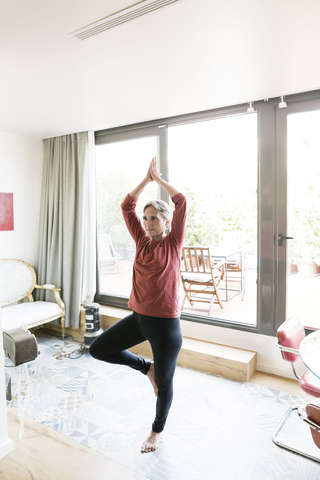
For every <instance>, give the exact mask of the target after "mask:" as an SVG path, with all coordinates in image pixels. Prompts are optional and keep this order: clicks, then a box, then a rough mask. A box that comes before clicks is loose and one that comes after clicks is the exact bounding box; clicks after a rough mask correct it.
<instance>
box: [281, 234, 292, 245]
mask: <svg viewBox="0 0 320 480" xmlns="http://www.w3.org/2000/svg"><path fill="white" fill-rule="evenodd" d="M283 240H293V237H284V236H283V235H281V233H280V235H279V236H278V245H279V247H281V246H282V245H283Z"/></svg>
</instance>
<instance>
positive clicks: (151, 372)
mask: <svg viewBox="0 0 320 480" xmlns="http://www.w3.org/2000/svg"><path fill="white" fill-rule="evenodd" d="M147 377H148V378H149V380H150V382H151V385H152V386H153V389H154V393H155V396H156V397H157V396H158V391H159V389H158V385H157V382H156V377H155V374H154V362H151V365H150V368H149V370H148V373H147Z"/></svg>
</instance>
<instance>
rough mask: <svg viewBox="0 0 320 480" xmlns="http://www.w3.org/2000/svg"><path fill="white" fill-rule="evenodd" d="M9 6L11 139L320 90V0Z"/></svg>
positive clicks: (5, 93)
mask: <svg viewBox="0 0 320 480" xmlns="http://www.w3.org/2000/svg"><path fill="white" fill-rule="evenodd" d="M137 1H138V0H0V69H1V71H0V131H5V132H12V133H17V134H23V135H32V136H36V137H39V138H47V137H52V136H57V135H63V134H67V133H73V132H79V131H84V130H100V129H104V128H109V127H114V126H119V125H126V124H131V123H136V122H141V121H146V120H152V119H155V118H162V117H166V116H172V115H178V114H183V113H188V112H193V111H199V110H206V109H210V108H215V107H219V106H225V105H233V104H236V103H242V102H249V101H250V100H258V99H263V98H270V97H275V96H279V95H286V94H290V93H297V92H300V91H307V90H314V89H318V88H319V87H320V61H319V52H320V29H319V20H320V2H319V0H303V1H301V0H242V1H241V2H240V1H239V0H181V1H180V2H177V3H176V4H173V5H171V6H168V7H165V8H163V9H161V10H158V11H156V12H153V13H150V14H148V15H146V16H144V17H140V18H138V19H136V20H134V21H132V22H129V23H126V24H123V25H121V26H119V27H117V28H114V29H112V30H109V31H107V32H105V33H103V34H101V35H98V36H96V37H93V38H91V39H89V40H86V41H83V42H81V41H79V40H76V39H75V38H73V37H71V36H69V35H68V33H70V32H72V31H74V30H77V29H78V28H81V27H83V26H85V25H88V24H90V23H92V22H95V21H97V20H100V19H101V18H103V17H106V16H107V15H110V14H112V13H115V12H117V11H119V10H121V9H123V8H127V7H129V6H131V5H132V4H134V3H137Z"/></svg>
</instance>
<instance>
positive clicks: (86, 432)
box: [6, 335, 320, 480]
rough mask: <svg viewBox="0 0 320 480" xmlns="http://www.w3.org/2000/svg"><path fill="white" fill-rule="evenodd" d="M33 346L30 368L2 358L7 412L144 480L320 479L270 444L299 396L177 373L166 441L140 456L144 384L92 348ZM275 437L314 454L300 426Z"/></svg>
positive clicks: (150, 399)
mask: <svg viewBox="0 0 320 480" xmlns="http://www.w3.org/2000/svg"><path fill="white" fill-rule="evenodd" d="M37 340H38V345H39V349H40V352H41V353H40V355H39V356H38V358H37V359H36V360H35V361H34V362H31V363H29V364H25V365H21V366H19V367H11V368H10V367H9V365H10V362H9V361H8V360H6V365H7V368H6V372H7V373H9V375H10V376H11V380H12V401H11V402H8V405H9V406H10V407H11V408H14V409H17V410H19V411H20V413H24V414H26V415H28V416H29V417H32V418H34V419H35V420H37V421H39V422H42V423H44V424H45V425H47V426H49V427H51V428H53V429H54V430H57V431H58V432H60V433H62V434H64V435H67V436H68V437H70V438H72V439H74V440H76V441H77V442H80V443H82V444H84V445H86V446H88V447H89V448H92V449H93V450H96V451H98V452H100V453H101V454H103V455H106V456H107V457H109V458H111V459H113V460H115V461H117V462H119V463H120V464H122V465H125V466H126V467H128V468H130V469H132V470H134V471H136V472H138V473H140V474H141V475H144V476H145V477H146V478H148V479H152V480H207V479H208V480H209V479H210V480H212V479H217V480H234V479H237V480H248V479H250V480H275V479H279V480H280V479H281V480H283V479H286V478H287V479H290V480H309V479H310V480H315V479H320V463H317V462H315V461H313V460H309V459H307V458H305V457H302V456H301V455H297V454H294V453H292V452H290V451H288V450H285V449H283V448H280V447H278V446H277V445H275V444H274V443H273V441H272V433H273V431H274V430H275V428H276V426H277V424H278V423H279V421H280V420H281V418H282V417H283V416H284V414H285V413H286V411H287V409H288V407H289V406H292V405H294V404H301V403H305V402H306V399H305V398H301V397H297V396H295V395H291V394H288V393H286V392H280V391H277V390H273V389H270V388H267V387H263V386H259V385H254V384H251V383H247V382H240V381H235V380H230V379H226V378H223V377H219V376H214V375H209V374H206V373H203V372H199V371H195V370H191V369H187V368H182V367H177V370H176V374H175V380H174V400H173V404H172V407H171V411H170V414H169V418H168V421H167V425H166V429H165V432H164V435H163V440H162V443H161V444H160V447H159V448H158V450H157V451H156V452H153V453H148V454H141V453H140V447H141V444H142V442H143V440H145V438H146V436H147V435H148V433H149V431H150V429H151V423H152V421H153V417H154V409H155V401H156V399H155V396H154V393H153V389H152V387H151V384H150V382H149V380H148V379H147V378H146V377H145V376H144V375H141V373H139V372H137V371H134V370H131V369H129V368H127V367H124V366H116V365H109V364H106V363H103V362H99V361H97V360H94V359H93V358H91V357H90V355H89V353H88V350H85V351H84V353H83V354H82V355H81V354H80V353H79V347H80V345H79V344H78V343H76V342H74V341H72V340H70V339H66V340H60V339H57V338H53V337H48V336H45V335H44V336H41V337H39V336H38V338H37ZM21 435H23V423H22V424H21ZM279 436H282V438H281V439H280V440H281V441H284V443H285V442H286V441H288V442H290V441H292V439H294V441H295V442H296V439H297V438H299V439H300V440H301V443H302V445H303V447H304V448H307V449H311V451H312V453H314V454H315V455H318V456H320V455H319V454H320V450H318V449H317V448H316V447H315V446H314V443H313V441H312V439H311V434H310V432H309V428H308V427H306V426H305V425H304V424H303V422H302V421H301V420H298V421H297V422H296V421H295V419H294V420H292V421H290V425H289V428H287V425H286V427H285V428H283V429H282V430H281V432H280V434H279ZM279 438H280V437H279ZM279 438H278V439H279ZM97 480H99V479H97Z"/></svg>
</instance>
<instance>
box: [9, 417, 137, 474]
mask: <svg viewBox="0 0 320 480" xmlns="http://www.w3.org/2000/svg"><path fill="white" fill-rule="evenodd" d="M8 429H9V436H10V438H11V439H12V440H13V441H14V447H15V450H14V451H13V452H12V453H10V454H9V455H7V456H6V457H4V458H3V459H2V460H0V478H1V480H29V479H30V480H82V479H83V480H92V479H94V480H102V479H108V480H118V479H119V480H145V478H146V477H144V476H142V475H139V474H137V473H135V472H134V471H132V470H130V469H128V468H126V467H124V466H122V465H120V464H119V463H117V462H115V461H113V460H110V459H109V458H107V457H105V456H104V455H101V454H100V453H97V452H95V451H94V450H91V449H90V448H88V447H85V446H83V445H81V444H80V443H78V442H76V441H75V440H71V439H70V438H68V437H66V436H64V435H62V434H61V433H58V432H56V431H55V430H52V429H51V428H48V427H46V426H45V425H43V424H42V423H38V422H36V421H35V420H33V419H31V418H29V417H25V428H24V434H23V437H22V439H21V440H19V430H20V422H19V417H18V414H17V412H16V411H15V410H12V409H8Z"/></svg>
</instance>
